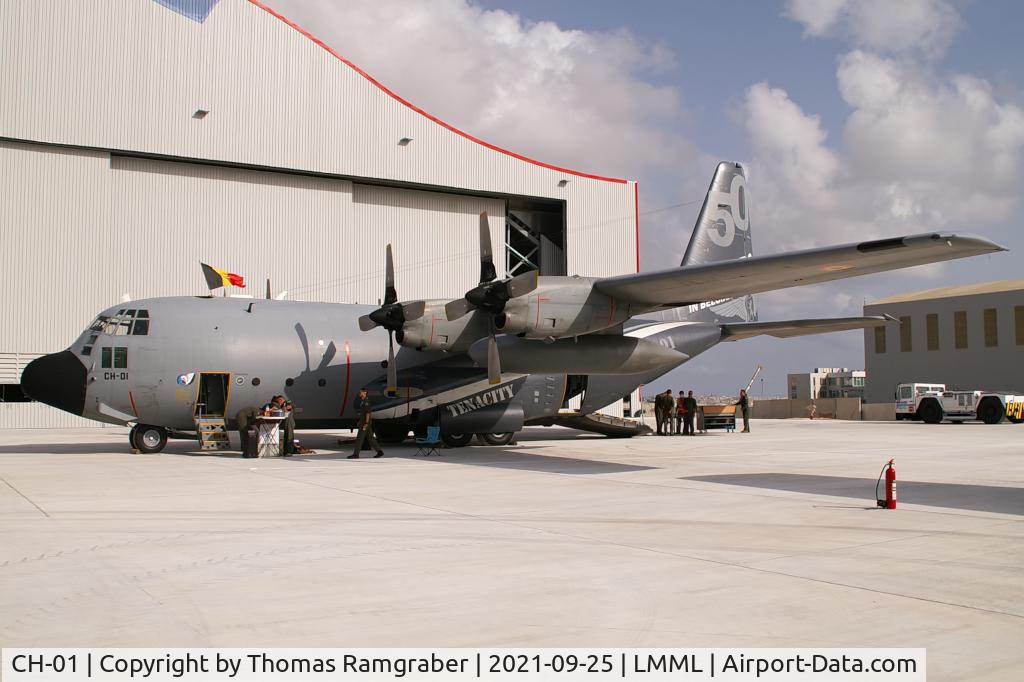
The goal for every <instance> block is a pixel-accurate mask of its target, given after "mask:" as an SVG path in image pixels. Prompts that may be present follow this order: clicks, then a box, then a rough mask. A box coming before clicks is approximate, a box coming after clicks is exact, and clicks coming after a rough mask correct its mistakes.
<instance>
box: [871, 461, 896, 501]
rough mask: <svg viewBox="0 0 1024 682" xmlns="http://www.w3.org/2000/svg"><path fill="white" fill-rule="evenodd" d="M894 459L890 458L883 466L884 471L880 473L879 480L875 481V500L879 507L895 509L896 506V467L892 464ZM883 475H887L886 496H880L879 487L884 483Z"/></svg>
mask: <svg viewBox="0 0 1024 682" xmlns="http://www.w3.org/2000/svg"><path fill="white" fill-rule="evenodd" d="M892 463H893V460H891V459H890V460H889V461H888V462H887V463H886V465H885V466H883V467H882V471H881V472H880V473H879V474H878V482H877V483H875V502H876V503H877V504H878V506H879V507H882V508H883V509H895V508H896V469H895V468H894V467H893V465H892ZM882 476H885V497H884V498H882V497H879V495H878V488H879V486H881V485H882Z"/></svg>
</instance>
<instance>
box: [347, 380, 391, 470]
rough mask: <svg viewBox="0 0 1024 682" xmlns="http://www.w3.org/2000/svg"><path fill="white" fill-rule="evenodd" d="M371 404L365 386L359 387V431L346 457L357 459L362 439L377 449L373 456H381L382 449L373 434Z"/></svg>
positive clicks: (382, 454) (382, 453)
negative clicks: (353, 446)
mask: <svg viewBox="0 0 1024 682" xmlns="http://www.w3.org/2000/svg"><path fill="white" fill-rule="evenodd" d="M372 413H373V405H371V404H370V398H369V397H368V394H367V392H366V389H365V388H361V389H359V431H358V432H357V433H356V445H355V448H353V450H352V454H351V455H349V456H348V459H359V451H360V450H361V449H362V447H363V441H366V442H367V443H369V445H370V447H371V448H373V449H374V450H376V451H377V454H376V455H374V457H383V456H384V451H383V450H381V449H380V443H378V442H377V437H376V436H375V435H373V417H372Z"/></svg>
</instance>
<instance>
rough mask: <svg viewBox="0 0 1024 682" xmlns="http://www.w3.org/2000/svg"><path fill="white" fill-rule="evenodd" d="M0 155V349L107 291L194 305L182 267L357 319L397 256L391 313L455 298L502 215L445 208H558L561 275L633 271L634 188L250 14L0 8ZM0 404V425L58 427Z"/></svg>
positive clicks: (40, 342)
mask: <svg viewBox="0 0 1024 682" xmlns="http://www.w3.org/2000/svg"><path fill="white" fill-rule="evenodd" d="M197 109H204V110H207V111H209V112H210V113H209V114H208V115H207V116H206V117H205V118H201V119H198V118H193V112H195V111H196V110H197ZM403 137H408V138H412V142H411V143H409V144H408V145H405V146H401V145H399V144H398V141H399V139H401V138H403ZM0 138H7V140H6V141H5V140H0V180H2V182H3V187H4V190H3V191H4V199H5V201H4V210H3V211H0V235H2V237H3V243H4V247H5V249H4V253H5V256H6V262H5V270H6V274H7V278H6V282H7V284H8V286H7V288H6V289H5V291H4V292H3V294H2V297H3V298H2V300H3V306H4V310H5V313H6V314H7V319H8V322H7V323H6V324H5V325H4V326H3V327H2V329H0V353H42V352H51V351H54V350H58V349H60V348H63V347H65V346H66V345H67V344H68V343H69V342H70V341H71V340H72V339H73V337H74V336H75V335H77V333H78V332H79V331H80V330H81V329H82V328H83V327H84V326H85V325H86V324H87V323H88V322H89V321H90V319H91V317H92V315H93V314H95V312H97V311H98V310H100V309H102V308H105V307H107V306H109V305H111V304H113V303H115V302H117V301H118V300H120V298H121V296H122V295H123V294H128V295H130V296H131V297H132V298H142V297H149V296H161V295H171V294H182V293H196V294H198V293H205V288H204V285H203V280H202V278H201V276H200V272H199V268H198V261H200V260H204V261H206V262H210V263H211V264H213V265H216V266H218V267H223V268H226V269H228V270H231V271H232V272H238V273H240V274H244V275H245V276H247V277H248V281H249V282H250V287H251V288H250V290H249V291H250V292H251V293H254V294H256V295H262V292H263V286H264V283H263V280H264V278H266V277H270V278H271V279H272V280H273V282H274V288H275V290H277V291H279V290H281V289H288V290H290V291H291V295H290V297H294V298H303V299H309V300H327V301H353V302H362V303H367V302H375V301H376V300H377V299H378V298H379V297H380V296H381V295H382V290H383V281H382V280H383V261H384V244H386V243H387V242H389V241H393V242H394V244H395V256H396V261H397V262H396V265H397V278H398V288H399V295H400V296H402V297H403V298H413V297H420V296H423V297H434V296H437V297H445V296H458V295H461V293H462V292H464V291H465V290H466V289H467V288H469V287H470V286H472V285H473V284H475V283H476V279H477V275H478V272H479V264H478V261H477V228H476V225H477V218H476V215H477V214H478V213H479V212H480V211H482V210H486V211H488V213H490V214H491V216H492V219H491V231H492V241H493V243H494V245H495V247H498V246H499V245H500V244H502V243H503V236H504V222H503V215H504V200H502V199H498V198H487V197H477V196H467V195H463V194H459V192H460V191H466V192H470V193H483V194H491V195H498V196H507V195H519V196H528V197H541V198H553V199H558V200H563V201H565V202H566V221H567V227H566V229H567V251H568V254H567V261H568V263H567V264H568V272H569V273H570V274H584V275H611V274H620V273H623V272H629V271H631V270H633V269H634V265H635V262H636V243H635V231H634V227H635V210H636V207H635V203H634V197H635V195H634V192H635V187H634V183H627V182H613V181H609V180H601V179H594V178H588V177H584V176H582V175H577V174H574V173H573V172H571V171H563V170H557V169H552V168H547V167H544V166H541V165H538V164H535V163H531V162H529V161H526V160H522V159H520V158H516V157H515V156H513V155H511V154H507V153H503V152H501V151H497V150H494V149H490V148H488V147H486V146H484V145H482V144H480V143H479V142H476V141H473V140H471V139H468V138H467V137H465V136H464V135H461V134H458V133H456V132H454V131H452V130H449V129H448V128H446V127H444V126H442V125H441V124H439V123H437V122H435V121H433V120H431V119H429V118H427V117H426V116H424V115H423V114H421V113H419V112H417V111H414V110H413V109H412V108H410V107H409V106H407V105H405V104H403V103H401V102H399V101H397V100H396V99H395V98H393V97H392V96H391V95H389V94H388V93H386V92H385V91H383V90H382V89H381V88H380V87H378V86H377V85H375V84H373V83H372V82H371V81H369V80H368V79H367V78H365V77H364V76H362V75H361V74H359V73H358V72H357V71H356V70H354V69H353V68H352V67H350V66H349V65H347V64H345V63H344V62H343V61H341V60H339V59H338V58H337V57H336V56H334V55H332V54H331V53H329V52H328V51H327V50H325V49H324V48H322V47H320V46H318V45H317V44H316V43H314V42H313V41H312V40H310V39H309V38H308V37H306V36H304V35H302V34H301V33H299V32H298V31H296V30H295V29H294V28H292V27H291V26H289V25H288V24H286V23H285V22H283V21H282V20H281V19H279V18H277V17H275V16H273V15H272V14H271V13H269V12H267V11H266V10H264V9H262V8H260V7H258V6H256V5H254V4H252V3H250V2H248V1H247V0H221V1H220V2H219V3H217V5H216V6H215V7H214V9H213V11H212V12H211V14H210V15H209V17H208V18H207V19H206V21H205V22H203V23H198V22H195V21H192V20H190V19H187V18H185V17H183V16H181V15H180V14H177V13H175V12H172V11H170V10H168V9H167V8H165V7H162V6H161V5H159V4H157V3H155V2H152V1H151V0H116V1H115V0H111V1H109V2H102V3H68V2H65V1H63V0H8V1H7V2H4V3H2V4H0ZM39 143H42V144H39ZM122 152H128V154H124V153H122ZM140 156H146V157H150V158H139V157H140ZM154 156H170V157H176V158H177V157H181V158H187V159H193V160H198V161H199V162H196V163H183V162H179V161H174V160H156V159H154V158H152V157H154ZM218 163H229V164H243V165H247V166H264V167H267V168H269V169H275V171H276V170H282V171H298V172H299V173H291V172H271V171H269V170H267V171H264V170H248V169H240V168H231V167H226V166H224V165H216V164H218ZM301 173H307V174H306V175H303V174H301ZM309 173H320V174H329V175H336V176H345V178H347V179H340V178H333V177H315V176H312V175H309ZM563 179H565V180H568V181H569V182H568V183H567V184H566V185H565V186H564V187H561V188H560V187H558V183H559V181H560V180H563ZM361 180H367V181H370V184H367V183H366V182H361ZM389 183H390V184H392V185H407V184H416V185H425V186H430V187H437V188H444V189H445V190H446V192H433V191H418V190H413V189H404V188H399V187H396V186H391V187H385V186H380V185H381V184H384V185H386V184H389ZM495 261H496V264H497V265H498V266H499V268H503V267H504V259H503V258H496V259H495ZM31 407H32V409H31V411H26V412H25V414H26V415H28V414H30V413H31V414H36V412H37V410H36V407H38V406H31ZM4 408H5V409H4V410H3V411H2V412H0V427H2V426H12V425H14V423H15V422H16V423H18V424H21V425H25V424H29V425H36V426H44V425H47V426H50V425H54V426H55V425H58V422H60V423H63V422H61V419H62V418H58V417H57V416H56V415H57V413H56V411H54V410H49V409H47V410H46V411H45V412H39V414H40V415H45V414H52V415H54V417H53V418H52V419H49V420H47V419H46V418H45V417H39V419H35V418H28V417H26V418H25V419H22V418H18V419H17V420H13V421H12V419H11V418H10V417H9V416H4V415H9V414H11V411H12V410H16V409H18V408H22V409H25V410H28V409H29V406H26V405H21V406H18V405H6V406H4ZM40 419H41V421H40ZM26 420H27V421H26Z"/></svg>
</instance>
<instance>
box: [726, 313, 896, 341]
mask: <svg viewBox="0 0 1024 682" xmlns="http://www.w3.org/2000/svg"><path fill="white" fill-rule="evenodd" d="M886 324H899V320H897V319H896V318H895V317H891V316H889V315H882V316H872V317H835V318H831V319H824V320H783V321H779V322H737V323H736V324H723V325H722V340H723V341H739V340H741V339H749V338H751V337H754V336H760V335H761V334H767V335H768V336H774V337H776V338H779V339H788V338H789V337H791V336H807V335H808V334H825V333H827V332H843V331H848V330H850V329H866V328H868V327H881V326H882V325H886Z"/></svg>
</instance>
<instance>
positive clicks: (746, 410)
mask: <svg viewBox="0 0 1024 682" xmlns="http://www.w3.org/2000/svg"><path fill="white" fill-rule="evenodd" d="M733 404H734V405H739V408H740V412H742V413H743V430H742V431H740V433H750V400H749V399H748V398H747V389H745V388H741V389H740V399H739V400H737V401H736V402H735V403H733Z"/></svg>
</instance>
